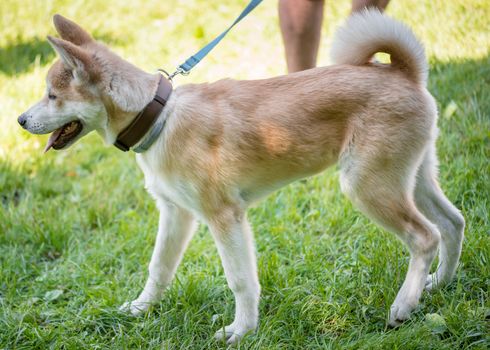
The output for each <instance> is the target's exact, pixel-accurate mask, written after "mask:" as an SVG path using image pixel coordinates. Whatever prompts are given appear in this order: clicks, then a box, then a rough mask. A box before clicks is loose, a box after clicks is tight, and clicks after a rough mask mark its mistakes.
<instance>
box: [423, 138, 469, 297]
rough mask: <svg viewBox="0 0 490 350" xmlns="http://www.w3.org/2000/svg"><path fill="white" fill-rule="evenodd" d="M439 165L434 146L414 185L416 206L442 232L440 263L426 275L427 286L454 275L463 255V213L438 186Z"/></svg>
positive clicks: (449, 278)
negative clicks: (432, 271) (433, 271)
mask: <svg viewBox="0 0 490 350" xmlns="http://www.w3.org/2000/svg"><path fill="white" fill-rule="evenodd" d="M436 168H437V158H436V152H435V147H434V146H431V147H430V148H429V150H428V151H427V153H426V154H425V156H424V160H423V162H422V165H421V166H420V168H419V171H418V174H417V184H416V186H415V201H416V203H417V207H418V208H419V209H420V211H421V212H422V213H423V214H424V215H425V216H426V217H427V218H428V219H429V220H431V221H432V222H433V223H435V224H436V225H437V227H438V228H439V231H440V232H441V244H440V247H439V264H438V267H437V270H436V272H435V273H434V274H432V275H429V276H428V278H427V282H426V288H427V289H432V288H434V287H437V286H440V285H444V284H446V283H448V282H450V281H451V279H452V278H453V276H454V273H455V271H456V267H457V265H458V261H459V257H460V255H461V248H462V244H463V237H464V226H465V221H464V218H463V216H462V215H461V213H460V212H459V210H458V209H456V208H455V207H454V205H453V204H452V203H451V202H450V201H449V200H448V199H447V198H446V196H445V195H444V193H443V192H442V190H441V188H440V187H439V184H438V182H437V170H436Z"/></svg>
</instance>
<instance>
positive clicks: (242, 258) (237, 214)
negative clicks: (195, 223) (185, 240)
mask: <svg viewBox="0 0 490 350" xmlns="http://www.w3.org/2000/svg"><path fill="white" fill-rule="evenodd" d="M208 223H209V227H210V229H211V232H212V234H213V237H214V240H215V242H216V245H217V248H218V252H219V254H220V257H221V261H222V264H223V268H224V270H225V275H226V279H227V282H228V286H229V287H230V289H231V290H232V291H233V294H234V296H235V319H234V321H233V322H232V323H231V324H230V325H228V326H226V327H224V329H220V330H219V331H218V332H216V335H215V337H216V338H217V339H221V340H227V343H229V344H231V343H236V342H237V341H239V340H240V338H241V337H243V336H244V335H245V334H246V333H248V332H251V331H254V330H255V328H256V327H257V322H258V305H259V296H260V285H259V280H258V276H257V266H256V261H255V251H254V250H255V249H254V244H253V234H252V230H251V229H250V225H249V223H248V221H247V217H246V215H245V213H244V212H243V211H242V210H240V209H238V210H233V209H225V210H224V211H222V212H221V213H219V214H218V215H216V216H215V217H213V218H211V219H210V220H209V222H208Z"/></svg>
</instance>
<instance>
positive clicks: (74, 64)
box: [48, 35, 96, 81]
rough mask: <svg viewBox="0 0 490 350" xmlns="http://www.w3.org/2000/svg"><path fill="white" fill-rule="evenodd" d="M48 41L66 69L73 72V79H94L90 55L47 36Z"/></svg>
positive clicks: (93, 68)
mask: <svg viewBox="0 0 490 350" xmlns="http://www.w3.org/2000/svg"><path fill="white" fill-rule="evenodd" d="M48 41H49V43H50V44H51V46H52V47H53V49H54V50H55V51H56V52H57V53H58V55H59V56H60V58H61V61H62V62H63V64H64V65H65V66H66V68H68V69H70V70H71V71H72V72H73V77H74V78H75V79H78V80H82V81H87V80H89V79H90V78H92V79H93V78H95V76H96V66H95V65H94V64H93V62H92V59H91V58H90V54H89V53H87V52H86V51H85V50H84V49H83V48H81V47H79V46H76V45H74V44H72V43H71V42H69V41H66V40H63V39H58V38H54V37H52V36H49V35H48Z"/></svg>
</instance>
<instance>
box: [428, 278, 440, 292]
mask: <svg viewBox="0 0 490 350" xmlns="http://www.w3.org/2000/svg"><path fill="white" fill-rule="evenodd" d="M437 287H439V281H438V278H437V275H436V274H435V273H432V274H430V275H429V276H427V279H426V280H425V290H426V291H429V292H430V291H432V290H434V289H436V288H437Z"/></svg>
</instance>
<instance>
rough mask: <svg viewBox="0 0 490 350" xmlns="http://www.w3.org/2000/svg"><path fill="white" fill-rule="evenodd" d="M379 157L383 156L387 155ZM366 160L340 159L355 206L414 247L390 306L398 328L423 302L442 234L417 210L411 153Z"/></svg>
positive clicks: (343, 180)
mask: <svg viewBox="0 0 490 350" xmlns="http://www.w3.org/2000/svg"><path fill="white" fill-rule="evenodd" d="M377 157H384V156H383V153H382V152H380V154H378V155H377ZM366 158H369V155H368V156H367V157H364V159H361V161H359V160H355V159H353V158H352V157H351V159H347V160H344V161H343V162H341V185H342V190H343V191H344V192H345V193H346V194H347V195H348V197H349V198H350V199H351V200H352V201H353V203H354V204H355V205H357V206H358V207H359V208H360V209H361V210H362V211H363V212H364V213H366V214H367V215H368V216H369V217H371V218H372V219H374V220H375V221H376V222H377V223H379V224H380V225H382V226H383V227H385V228H386V229H388V230H390V231H392V232H394V233H396V234H397V236H398V237H399V238H400V239H401V240H402V241H403V242H404V243H405V244H406V245H407V246H408V249H409V251H410V263H409V267H408V272H407V275H406V278H405V281H404V282H403V285H402V287H401V289H400V291H399V292H398V294H397V296H396V299H395V301H394V303H393V305H392V306H391V310H390V320H389V324H390V325H392V326H397V325H399V324H400V323H401V322H403V321H404V320H406V319H408V318H409V317H410V313H411V312H412V310H413V309H414V308H415V307H416V306H417V304H418V302H419V299H420V296H421V294H422V291H423V289H424V286H425V282H426V279H427V275H428V273H429V269H430V266H431V263H432V260H433V259H434V257H435V255H436V252H437V247H438V245H439V240H440V234H439V231H438V229H437V227H436V226H435V225H433V224H432V223H431V222H430V221H429V220H427V219H426V218H425V217H424V216H423V215H422V214H421V213H420V212H419V210H418V209H417V207H416V206H415V202H414V200H413V196H412V193H413V184H414V178H415V170H416V168H417V167H416V163H417V162H416V161H412V162H409V161H407V159H406V158H407V157H404V159H398V157H392V158H391V159H390V158H388V157H387V158H378V159H376V160H370V159H366ZM410 163H412V164H410Z"/></svg>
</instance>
